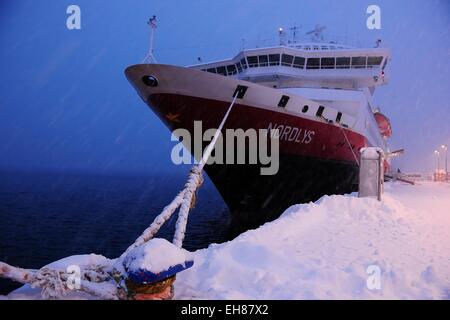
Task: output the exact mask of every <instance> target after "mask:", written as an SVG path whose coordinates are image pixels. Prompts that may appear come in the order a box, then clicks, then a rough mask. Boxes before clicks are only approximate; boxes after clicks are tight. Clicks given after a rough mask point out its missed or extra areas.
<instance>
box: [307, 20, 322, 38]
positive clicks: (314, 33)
mask: <svg viewBox="0 0 450 320" xmlns="http://www.w3.org/2000/svg"><path fill="white" fill-rule="evenodd" d="M326 28H327V27H326V26H321V25H320V24H316V27H315V28H314V29H313V30H311V31H309V32H307V33H306V34H307V35H312V37H311V41H319V40H321V41H323V31H324V30H325V29H326Z"/></svg>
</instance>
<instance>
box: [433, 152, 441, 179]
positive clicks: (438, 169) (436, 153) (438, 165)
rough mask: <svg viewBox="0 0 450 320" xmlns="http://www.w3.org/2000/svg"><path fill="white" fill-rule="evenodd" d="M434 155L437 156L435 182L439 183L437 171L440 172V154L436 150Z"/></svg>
mask: <svg viewBox="0 0 450 320" xmlns="http://www.w3.org/2000/svg"><path fill="white" fill-rule="evenodd" d="M434 154H435V155H437V171H436V178H435V181H439V171H440V168H439V167H440V164H439V158H440V157H439V156H440V152H439V151H438V150H434Z"/></svg>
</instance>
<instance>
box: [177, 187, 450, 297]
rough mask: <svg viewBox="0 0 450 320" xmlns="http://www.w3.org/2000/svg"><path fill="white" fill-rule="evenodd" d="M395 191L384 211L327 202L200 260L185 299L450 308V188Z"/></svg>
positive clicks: (182, 287) (359, 203) (186, 281)
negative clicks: (441, 302)
mask: <svg viewBox="0 0 450 320" xmlns="http://www.w3.org/2000/svg"><path fill="white" fill-rule="evenodd" d="M430 188H431V190H430ZM387 189H388V190H389V191H388V192H387V193H386V194H385V197H384V201H383V202H378V201H376V200H373V199H368V198H366V199H358V198H356V196H326V197H324V198H322V199H321V200H319V201H318V202H317V203H315V204H313V203H311V204H305V205H297V206H294V207H292V208H290V209H289V210H287V211H286V212H285V213H284V214H283V216H282V217H281V218H279V219H278V220H276V221H274V222H272V223H268V224H266V225H264V226H262V227H261V228H259V229H257V230H254V231H249V232H247V233H245V234H242V235H241V236H239V237H238V238H237V239H235V240H234V241H231V242H228V243H225V244H221V245H211V246H210V247H209V248H208V249H205V250H200V251H197V252H196V253H195V255H194V259H195V265H194V267H193V268H192V269H191V270H188V271H186V272H183V273H181V274H180V275H179V276H178V278H177V282H176V284H175V289H176V291H175V292H176V298H178V299H191V298H206V299H443V298H444V299H445V298H446V299H449V298H450V268H449V266H450V260H449V259H450V236H449V231H448V230H449V227H450V187H449V186H441V188H440V189H436V188H434V187H432V186H417V187H414V186H405V185H402V184H395V185H392V184H391V185H390V186H389V187H388V188H387ZM396 193H398V194H399V196H397V195H396ZM430 197H431V198H430ZM411 199H414V200H413V201H411ZM438 199H440V200H441V201H437V200H438ZM378 271H379V275H380V277H379V286H377V285H375V286H373V284H374V283H373V281H374V277H373V276H372V275H374V276H376V275H377V274H378ZM375 280H376V279H375ZM368 284H369V285H368ZM375 284H376V282H375ZM374 287H375V288H374ZM378 287H379V289H378ZM369 288H371V289H369Z"/></svg>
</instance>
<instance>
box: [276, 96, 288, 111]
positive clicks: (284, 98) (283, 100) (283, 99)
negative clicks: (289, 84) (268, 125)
mask: <svg viewBox="0 0 450 320" xmlns="http://www.w3.org/2000/svg"><path fill="white" fill-rule="evenodd" d="M289 99H290V98H289V97H288V96H282V97H281V99H280V102H278V106H279V107H280V108H286V105H287V103H288V102H289Z"/></svg>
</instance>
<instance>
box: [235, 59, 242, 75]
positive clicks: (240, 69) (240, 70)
mask: <svg viewBox="0 0 450 320" xmlns="http://www.w3.org/2000/svg"><path fill="white" fill-rule="evenodd" d="M236 67H237V69H238V72H239V73H240V72H242V66H241V63H240V62H238V63H236Z"/></svg>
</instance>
